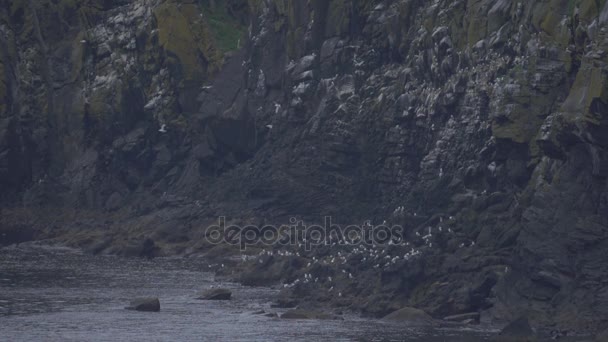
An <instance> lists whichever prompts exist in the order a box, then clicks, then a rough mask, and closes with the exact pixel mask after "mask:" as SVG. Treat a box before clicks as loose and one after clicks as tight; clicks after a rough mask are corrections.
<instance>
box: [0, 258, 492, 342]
mask: <svg viewBox="0 0 608 342" xmlns="http://www.w3.org/2000/svg"><path fill="white" fill-rule="evenodd" d="M205 269H206V266H205V264H204V263H203V262H202V261H201V260H197V259H184V258H160V259H154V260H143V259H127V258H119V257H112V256H88V255H83V254H81V253H79V252H77V251H74V250H70V249H61V248H47V247H36V246H27V247H15V246H12V247H5V248H0V340H1V341H85V340H86V341H90V340H93V341H116V340H129V341H329V340H332V341H482V340H487V338H488V336H490V335H492V333H491V332H488V331H483V330H474V329H471V330H463V329H462V328H458V329H456V328H441V329H436V330H424V329H423V330H420V329H414V328H408V327H405V326H403V325H401V324H395V323H386V322H382V321H377V320H365V319H361V318H358V317H355V316H349V315H346V316H345V320H344V321H317V320H296V321H294V320H281V319H277V318H269V317H265V316H263V315H255V314H253V313H254V312H255V311H259V310H266V311H267V312H274V311H275V309H271V308H270V303H271V301H272V300H273V298H274V297H275V296H276V294H277V291H276V290H273V289H268V288H250V287H242V286H239V285H237V284H231V283H224V284H222V283H217V282H216V281H215V280H214V276H213V274H211V273H209V272H205ZM211 286H222V287H228V288H230V289H232V291H233V297H234V299H233V300H231V301H199V300H196V299H194V297H195V296H196V294H197V293H199V292H200V291H201V290H202V289H206V288H209V287H211ZM142 296H143V297H145V296H154V297H159V298H160V301H161V311H160V312H158V313H148V312H135V311H129V310H125V309H124V307H125V306H126V305H127V304H128V302H129V300H130V299H132V298H135V297H142Z"/></svg>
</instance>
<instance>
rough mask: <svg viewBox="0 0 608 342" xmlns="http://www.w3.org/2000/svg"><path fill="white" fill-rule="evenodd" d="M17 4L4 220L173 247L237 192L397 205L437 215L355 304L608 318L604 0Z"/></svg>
mask: <svg viewBox="0 0 608 342" xmlns="http://www.w3.org/2000/svg"><path fill="white" fill-rule="evenodd" d="M0 11H1V12H0V21H1V22H0V33H1V36H0V46H1V49H0V186H1V189H2V192H1V193H0V196H1V200H2V207H3V211H2V216H1V217H0V223H1V225H2V227H1V228H2V229H4V231H6V232H9V233H10V234H13V235H11V236H17V237H20V238H23V239H26V238H31V237H37V238H48V237H53V238H56V239H59V240H60V241H63V242H67V243H70V244H73V245H77V246H81V247H85V248H91V249H92V250H94V251H102V250H104V251H106V252H119V251H121V250H124V249H125V248H137V243H138V241H140V240H142V239H143V238H144V237H148V236H150V237H151V238H153V239H154V241H156V242H157V246H159V248H160V249H161V250H162V251H163V252H164V253H167V254H173V253H186V252H193V251H197V250H200V249H204V248H207V247H208V246H205V244H204V243H203V242H201V240H202V239H201V234H202V233H201V228H202V227H205V226H207V225H209V224H210V223H212V222H214V221H216V219H217V216H220V215H223V216H227V217H228V218H230V220H231V222H235V223H261V222H275V223H284V222H285V221H287V220H288V218H289V217H292V216H296V217H299V218H302V219H304V220H306V221H307V222H317V221H320V220H322V217H323V216H326V215H331V216H332V217H333V220H334V222H338V223H361V222H362V221H364V220H372V221H374V222H376V223H378V222H383V221H384V220H386V221H388V222H390V223H393V224H400V225H403V226H404V227H406V228H407V231H408V232H409V234H412V235H413V236H414V234H415V233H416V232H422V231H426V230H427V229H434V230H435V232H438V233H436V234H435V239H436V241H435V244H434V245H433V246H434V247H433V248H427V247H425V249H424V253H425V254H424V255H425V257H424V258H419V259H417V260H415V261H413V262H411V263H403V264H400V265H398V266H395V267H392V268H390V269H389V270H384V271H379V270H375V269H373V267H372V265H366V264H365V263H360V264H358V265H357V267H358V268H357V270H358V271H359V272H360V274H361V277H362V279H365V280H366V281H365V282H364V283H365V284H358V285H356V286H351V287H349V289H350V292H348V293H347V291H345V294H349V295H351V296H352V297H355V298H362V300H361V301H359V302H357V303H359V304H356V305H354V307H357V306H358V308H360V309H362V310H363V311H366V312H368V313H370V314H377V315H379V314H383V313H386V310H389V309H390V308H391V305H398V306H403V305H405V304H407V305H410V306H416V307H420V308H423V309H425V310H426V311H427V312H429V313H431V314H432V315H433V316H436V317H443V316H447V315H450V314H458V313H466V312H472V311H483V312H484V313H485V314H484V315H486V316H487V317H489V318H490V319H491V318H498V319H511V318H515V317H518V316H520V315H521V314H522V312H523V313H525V314H526V315H528V316H530V318H531V320H532V321H533V322H540V323H543V324H553V323H556V324H559V325H560V326H562V327H570V328H576V329H595V328H596V327H597V326H598V325H599V324H601V323H602V322H605V321H606V320H608V309H607V308H608V287H607V285H606V284H607V283H608V257H607V256H606V253H605V251H606V250H607V249H608V239H607V237H608V183H607V182H606V177H607V176H608V150H607V148H608V140H607V138H606V137H607V136H608V67H607V64H606V62H607V61H608V54H607V51H608V32H607V29H606V25H607V23H608V5H605V1H603V0H546V1H527V2H524V1H521V2H517V1H512V0H498V1H489V0H477V1H472V0H461V1H447V0H446V1H444V0H437V1H422V0H404V1H391V0H386V1H362V0H331V1H322V0H310V1H300V0H296V1H287V0H250V1H249V2H248V3H246V2H245V1H244V0H242V1H237V0H231V1H211V2H207V1H194V0H192V1H188V0H166V1H162V0H148V1H146V0H138V1H103V0H92V1H79V0H58V1H26V0H22V1H6V0H4V1H3V3H2V6H0ZM165 130H166V132H164V131H165ZM440 227H441V228H440ZM447 229H449V230H450V232H453V233H450V234H449V235H448V234H447V233H446V230H447ZM25 230H31V232H28V233H27V234H25V233H24V231H25ZM439 231H441V233H439ZM19 232H21V233H22V235H20V233H19ZM5 234H6V233H5ZM10 234H9V235H10ZM397 252H401V251H397ZM258 267H261V266H258ZM361 283H363V282H361ZM391 303H392V304H391ZM395 303H396V304H395Z"/></svg>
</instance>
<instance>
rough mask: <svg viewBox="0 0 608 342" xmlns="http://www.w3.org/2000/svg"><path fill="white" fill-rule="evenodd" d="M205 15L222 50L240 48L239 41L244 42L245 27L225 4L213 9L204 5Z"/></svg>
mask: <svg viewBox="0 0 608 342" xmlns="http://www.w3.org/2000/svg"><path fill="white" fill-rule="evenodd" d="M203 15H204V16H205V19H206V20H207V22H208V24H209V28H211V33H212V34H213V38H214V40H215V44H216V46H217V48H218V49H219V50H220V51H222V52H227V51H233V50H237V49H238V48H240V46H239V42H241V43H242V39H243V36H244V33H245V27H243V26H242V25H241V24H240V23H239V22H238V21H237V20H236V19H235V18H234V17H232V16H231V15H230V14H229V13H228V11H227V10H226V8H225V7H224V6H215V8H213V9H212V8H211V7H209V6H208V5H203Z"/></svg>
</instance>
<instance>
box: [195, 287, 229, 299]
mask: <svg viewBox="0 0 608 342" xmlns="http://www.w3.org/2000/svg"><path fill="white" fill-rule="evenodd" d="M231 297H232V291H230V290H228V289H210V290H206V291H204V292H203V293H202V294H201V295H200V296H199V297H198V298H197V299H201V300H230V298H231Z"/></svg>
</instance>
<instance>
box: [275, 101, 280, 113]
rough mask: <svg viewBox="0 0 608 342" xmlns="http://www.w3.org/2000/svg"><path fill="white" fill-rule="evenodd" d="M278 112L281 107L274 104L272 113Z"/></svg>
mask: <svg viewBox="0 0 608 342" xmlns="http://www.w3.org/2000/svg"><path fill="white" fill-rule="evenodd" d="M280 110H281V105H280V104H278V103H275V104H274V113H275V114H278V113H279V111H280Z"/></svg>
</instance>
